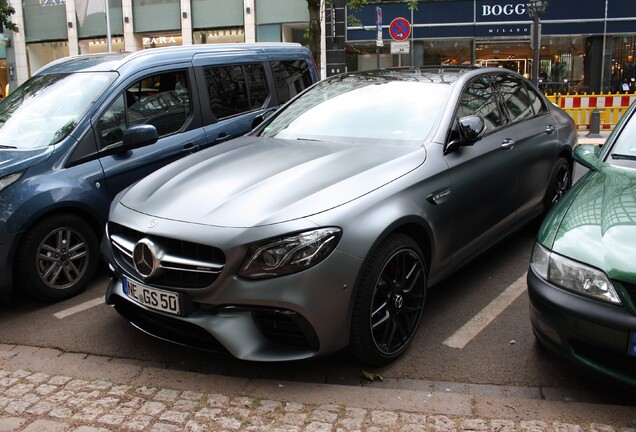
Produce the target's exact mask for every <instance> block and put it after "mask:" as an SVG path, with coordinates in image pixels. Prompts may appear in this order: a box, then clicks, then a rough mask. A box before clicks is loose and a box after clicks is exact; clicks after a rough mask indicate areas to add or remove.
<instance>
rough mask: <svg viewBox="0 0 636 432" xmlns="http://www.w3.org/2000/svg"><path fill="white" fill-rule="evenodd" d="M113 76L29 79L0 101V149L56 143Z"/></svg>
mask: <svg viewBox="0 0 636 432" xmlns="http://www.w3.org/2000/svg"><path fill="white" fill-rule="evenodd" d="M116 77H117V74H116V73H114V72H99V73H92V72H91V73H73V74H51V75H36V76H34V77H32V78H31V79H29V80H28V81H27V82H25V83H24V84H22V85H21V86H20V87H18V88H17V89H16V90H15V91H14V92H12V93H11V94H9V96H8V97H7V98H6V99H5V100H4V101H2V102H0V149H2V148H15V149H32V148H37V147H45V146H48V145H52V144H55V143H57V142H59V141H60V140H62V139H63V138H65V137H66V136H67V135H68V134H69V133H71V131H72V130H73V129H74V128H75V126H76V125H77V122H78V121H79V120H80V118H81V116H82V115H83V114H84V113H85V112H86V111H87V110H88V109H89V108H90V106H91V105H92V104H93V102H95V100H96V99H97V98H98V97H99V95H100V94H101V93H102V92H103V91H104V89H105V88H106V87H108V85H109V84H110V83H112V82H113V80H114V79H115V78H116Z"/></svg>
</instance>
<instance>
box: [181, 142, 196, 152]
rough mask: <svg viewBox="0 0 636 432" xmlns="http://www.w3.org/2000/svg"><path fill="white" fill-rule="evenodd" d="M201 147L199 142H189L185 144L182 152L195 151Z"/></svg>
mask: <svg viewBox="0 0 636 432" xmlns="http://www.w3.org/2000/svg"><path fill="white" fill-rule="evenodd" d="M199 148H200V147H199V145H198V144H192V143H188V144H186V145H184V146H183V148H182V149H181V153H185V154H190V153H195V152H197V151H199Z"/></svg>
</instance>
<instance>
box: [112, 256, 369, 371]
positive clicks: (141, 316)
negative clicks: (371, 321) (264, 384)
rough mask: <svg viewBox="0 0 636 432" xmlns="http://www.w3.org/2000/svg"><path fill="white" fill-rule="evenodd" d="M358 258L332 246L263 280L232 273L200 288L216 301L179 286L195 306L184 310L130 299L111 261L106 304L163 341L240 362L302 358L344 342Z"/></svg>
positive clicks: (120, 275) (336, 346)
mask: <svg viewBox="0 0 636 432" xmlns="http://www.w3.org/2000/svg"><path fill="white" fill-rule="evenodd" d="M330 261H331V265H329V262H330ZM325 264H326V266H325ZM360 264H361V262H360V260H359V259H357V258H354V257H352V256H350V255H347V254H343V253H340V252H338V251H334V253H332V256H330V257H328V258H327V259H326V260H325V261H324V262H322V263H321V264H319V265H317V266H316V267H314V268H311V269H308V270H306V271H304V272H300V273H297V274H293V275H288V276H285V277H281V278H274V279H268V280H260V281H246V280H241V279H239V278H236V277H232V278H231V281H227V280H226V282H229V285H227V286H223V287H222V288H220V287H218V286H215V285H213V286H212V287H210V288H205V289H203V290H198V291H208V292H213V291H215V290H217V291H218V290H223V291H225V293H224V295H223V296H222V297H223V298H224V301H222V302H219V303H215V304H210V302H205V301H201V302H199V300H198V298H197V296H196V295H195V296H194V297H193V296H191V295H190V294H189V293H188V292H183V291H180V295H183V296H186V297H188V300H189V303H190V304H191V305H192V307H190V308H189V310H188V311H187V314H185V315H182V316H177V315H171V314H168V313H164V312H160V311H156V310H153V309H151V308H148V307H146V306H145V305H141V304H139V303H137V302H136V301H134V300H132V299H130V298H129V297H128V296H127V295H126V294H125V293H124V289H123V284H122V274H121V273H119V272H118V270H115V267H114V266H112V265H111V266H110V269H111V280H110V283H109V285H108V289H107V292H106V303H107V304H110V305H113V306H114V307H115V309H116V310H117V311H118V312H119V313H120V314H121V315H122V316H123V317H124V318H125V319H127V320H128V321H129V322H130V323H131V324H132V325H133V326H135V327H137V328H138V329H140V330H142V331H144V332H146V333H148V334H150V335H152V336H155V337H157V338H160V339H163V340H167V341H170V342H174V343H178V344H182V345H187V346H192V347H196V348H201V349H207V350H212V351H222V352H229V353H230V354H231V355H233V356H234V357H236V358H239V359H242V360H249V361H289V360H300V359H306V358H310V357H315V356H319V355H324V354H329V353H332V352H335V351H338V350H340V349H342V348H344V347H346V346H347V344H348V341H349V326H350V319H351V305H350V302H351V298H352V293H351V287H352V286H353V283H352V281H353V279H354V278H355V269H357V268H358V267H359V266H360ZM126 277H129V276H128V275H126ZM343 280H348V281H349V282H348V283H342V281H343ZM137 282H139V281H137ZM219 284H220V285H225V283H222V284H221V283H219ZM195 294H199V293H195ZM200 294H204V293H203V292H201V293H200ZM204 297H205V296H204Z"/></svg>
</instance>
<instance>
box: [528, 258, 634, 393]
mask: <svg viewBox="0 0 636 432" xmlns="http://www.w3.org/2000/svg"><path fill="white" fill-rule="evenodd" d="M528 296H529V298H530V319H531V322H532V327H533V331H534V333H535V335H536V336H537V338H538V339H539V341H540V342H541V343H542V344H543V345H544V346H546V347H547V348H548V349H550V350H552V351H554V352H555V353H557V354H559V355H561V356H562V357H565V358H567V359H569V360H571V361H573V362H575V363H577V364H579V365H581V366H583V367H585V368H587V369H591V370H593V371H594V372H595V373H597V374H599V375H601V376H604V377H607V378H610V379H612V380H613V381H616V382H619V383H622V384H626V385H628V386H630V387H635V388H636V356H634V355H633V354H634V351H635V347H634V344H635V343H636V341H633V340H632V337H634V336H632V332H635V333H636V316H634V315H632V314H630V313H629V312H627V311H626V310H625V309H624V308H622V307H617V306H613V305H610V304H604V303H602V302H599V301H595V300H591V299H587V298H585V297H582V296H578V295H576V294H573V293H570V292H568V291H565V290H562V289H560V288H557V287H555V286H553V285H551V284H549V283H547V282H546V281H545V280H543V279H541V278H540V277H538V276H537V275H536V274H535V273H534V271H533V270H532V268H531V269H530V270H529V272H528ZM630 352H632V353H633V354H632V355H630V354H629V353H630Z"/></svg>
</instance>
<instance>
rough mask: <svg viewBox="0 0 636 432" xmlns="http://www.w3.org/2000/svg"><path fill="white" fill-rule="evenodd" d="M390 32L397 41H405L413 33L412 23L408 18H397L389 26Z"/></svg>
mask: <svg viewBox="0 0 636 432" xmlns="http://www.w3.org/2000/svg"><path fill="white" fill-rule="evenodd" d="M389 34H390V35H391V37H392V38H393V39H395V40H396V41H403V40H405V39H406V38H408V37H409V35H410V34H411V23H410V22H408V20H407V19H406V18H401V17H398V18H395V19H394V20H393V21H391V25H390V26H389Z"/></svg>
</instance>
